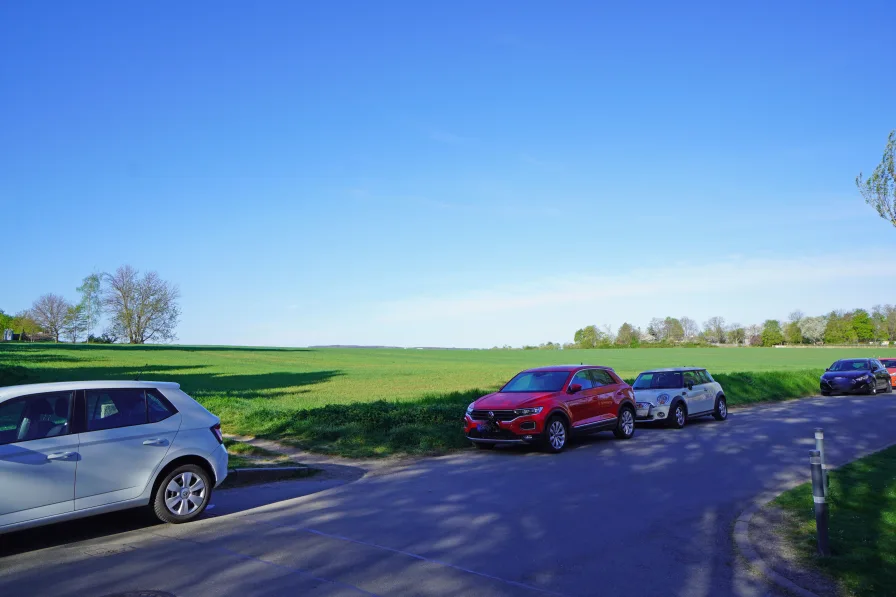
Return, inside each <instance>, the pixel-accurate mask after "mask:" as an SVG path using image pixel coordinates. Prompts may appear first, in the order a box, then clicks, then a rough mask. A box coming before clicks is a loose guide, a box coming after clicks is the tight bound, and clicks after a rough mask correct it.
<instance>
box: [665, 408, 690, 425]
mask: <svg viewBox="0 0 896 597" xmlns="http://www.w3.org/2000/svg"><path fill="white" fill-rule="evenodd" d="M667 421H668V422H669V427H671V428H672V429H681V428H682V427H684V425H685V423H687V421H688V411H687V409H686V408H685V406H684V404H683V403H681V402H676V403H675V404H673V405H672V410H670V411H669V418H668V419H667Z"/></svg>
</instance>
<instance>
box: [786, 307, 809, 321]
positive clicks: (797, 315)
mask: <svg viewBox="0 0 896 597" xmlns="http://www.w3.org/2000/svg"><path fill="white" fill-rule="evenodd" d="M805 316H806V314H805V313H803V312H802V311H800V310H799V309H797V310H796V311H793V312H792V313H791V314H790V316H789V317H788V318H787V320H788V321H789V322H790V323H797V324H798V323H799V322H800V321H801V320H802V319H803V318H804V317H805Z"/></svg>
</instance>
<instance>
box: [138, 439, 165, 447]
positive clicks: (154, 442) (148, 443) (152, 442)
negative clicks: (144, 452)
mask: <svg viewBox="0 0 896 597" xmlns="http://www.w3.org/2000/svg"><path fill="white" fill-rule="evenodd" d="M143 445H144V446H167V445H168V440H167V439H159V438H156V439H148V440H146V441H144V442H143Z"/></svg>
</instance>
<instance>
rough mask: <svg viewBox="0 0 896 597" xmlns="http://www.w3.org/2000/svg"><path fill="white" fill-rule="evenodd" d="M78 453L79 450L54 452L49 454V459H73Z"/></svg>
mask: <svg viewBox="0 0 896 597" xmlns="http://www.w3.org/2000/svg"><path fill="white" fill-rule="evenodd" d="M77 455H78V453H77V452H54V453H53V454H47V460H71V459H72V458H74V457H75V456H77Z"/></svg>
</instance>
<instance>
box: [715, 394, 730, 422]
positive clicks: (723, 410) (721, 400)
mask: <svg viewBox="0 0 896 597" xmlns="http://www.w3.org/2000/svg"><path fill="white" fill-rule="evenodd" d="M712 416H713V418H714V419H715V420H716V421H724V420H725V419H727V418H728V401H727V400H726V399H725V397H724V396H719V397H718V398H717V399H716V409H715V410H714V411H713V413H712Z"/></svg>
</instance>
